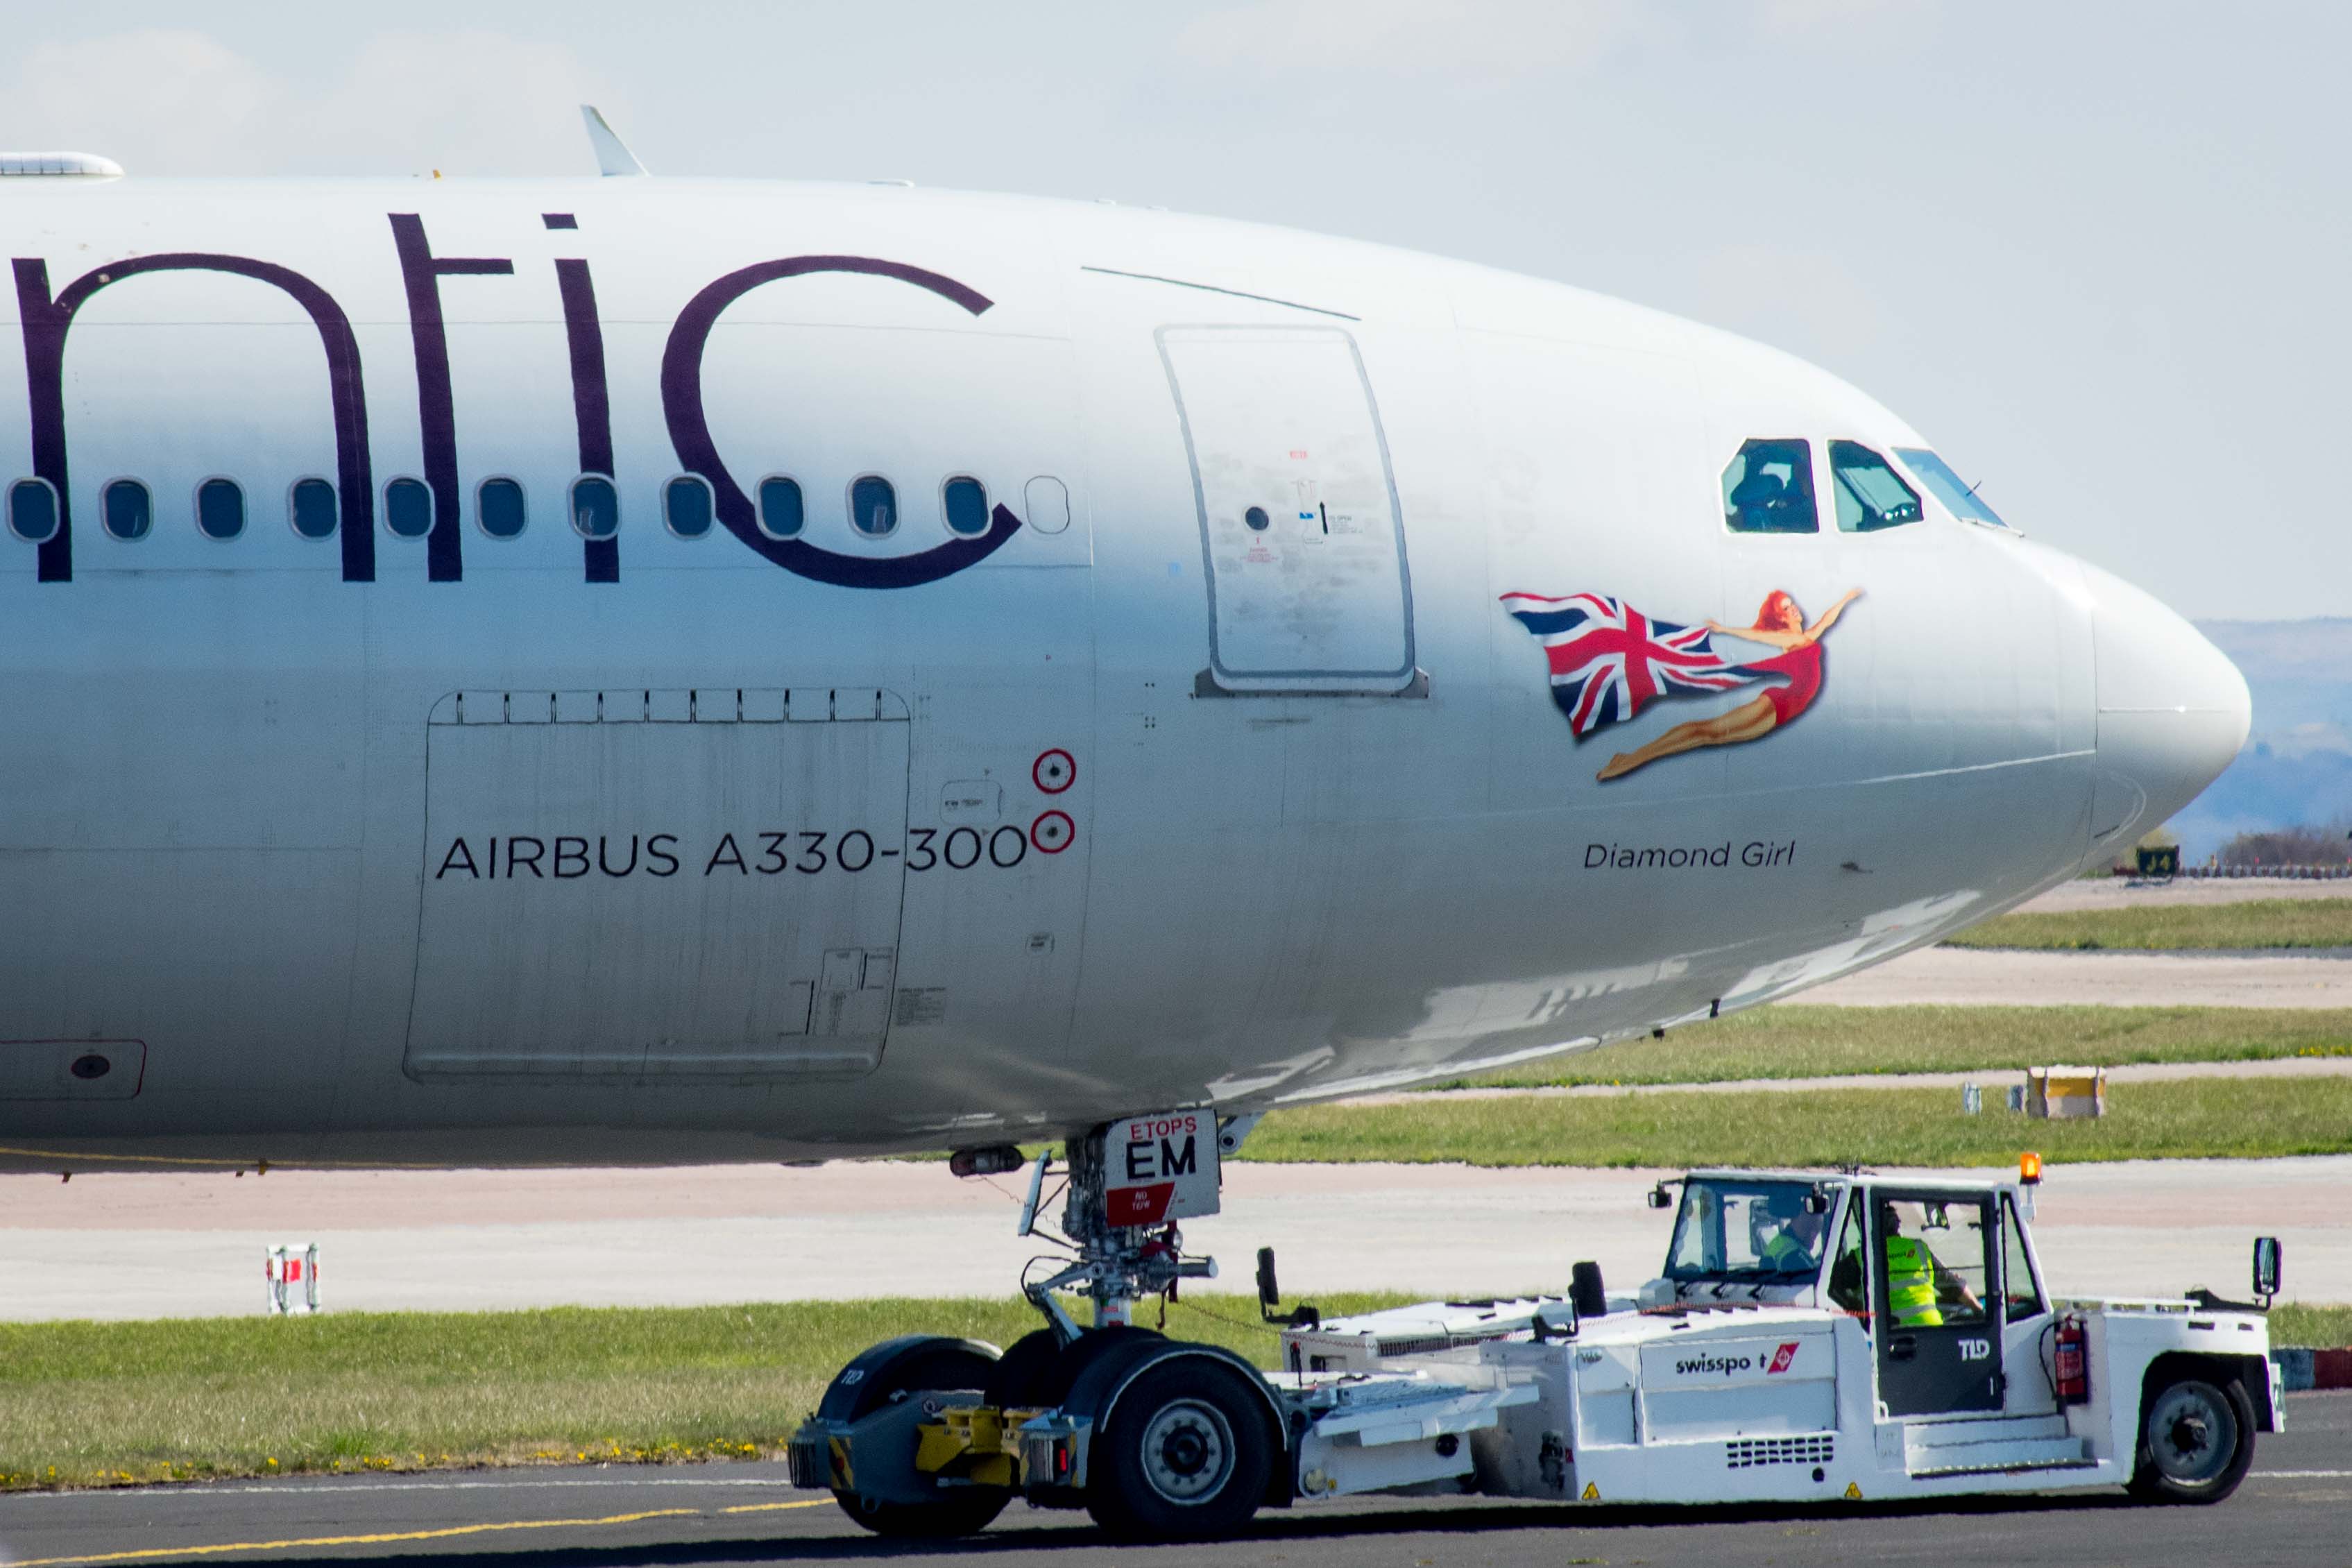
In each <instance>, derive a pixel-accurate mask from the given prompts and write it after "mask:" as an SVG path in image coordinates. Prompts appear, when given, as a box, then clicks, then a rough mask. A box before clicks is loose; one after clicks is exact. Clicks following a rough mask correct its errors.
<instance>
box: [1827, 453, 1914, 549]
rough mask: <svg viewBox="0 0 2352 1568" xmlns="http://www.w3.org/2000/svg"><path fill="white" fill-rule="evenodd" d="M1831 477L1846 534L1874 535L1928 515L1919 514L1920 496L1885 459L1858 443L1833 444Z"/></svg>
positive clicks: (1840, 525) (1841, 522) (1842, 530)
mask: <svg viewBox="0 0 2352 1568" xmlns="http://www.w3.org/2000/svg"><path fill="white" fill-rule="evenodd" d="M1830 476H1831V478H1832V479H1834V480H1835V481H1836V483H1835V484H1834V486H1833V487H1832V489H1834V490H1835V491H1836V495H1837V521H1838V531H1840V532H1842V533H1874V532H1876V531H1878V530H1879V529H1882V528H1895V527H1899V526H1900V525H1902V524H1904V523H1906V522H1916V521H1919V519H1920V518H1921V517H1923V516H1925V515H1926V514H1925V513H1924V512H1922V511H1921V510H1919V492H1918V491H1917V490H1915V489H1912V488H1911V487H1910V486H1909V485H1906V484H1905V483H1904V482H1903V476H1902V475H1900V474H1898V473H1896V472H1895V470H1894V469H1893V468H1889V467H1888V466H1887V462H1886V459H1885V458H1882V457H1880V456H1879V455H1878V454H1877V453H1875V452H1874V451H1872V450H1871V449H1870V448H1869V447H1864V446H1862V445H1860V444H1859V443H1857V442H1853V441H1832V442H1831V443H1830Z"/></svg>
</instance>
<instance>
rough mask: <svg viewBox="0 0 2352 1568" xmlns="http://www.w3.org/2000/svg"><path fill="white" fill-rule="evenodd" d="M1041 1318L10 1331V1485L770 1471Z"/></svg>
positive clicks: (902, 1310)
mask: <svg viewBox="0 0 2352 1568" xmlns="http://www.w3.org/2000/svg"><path fill="white" fill-rule="evenodd" d="M1320 1300H1321V1302H1322V1305H1323V1306H1324V1308H1325V1310H1328V1311H1332V1312H1340V1311H1364V1310H1370V1309H1372V1308H1375V1307H1384V1306H1395V1305H1399V1304H1402V1302H1404V1301H1406V1300H1410V1298H1408V1297H1405V1296H1402V1295H1393V1294H1390V1295H1365V1294H1356V1295H1345V1296H1327V1297H1323V1298H1320ZM1254 1307H1255V1303H1254V1302H1252V1301H1251V1300H1249V1299H1248V1298H1246V1297H1240V1296H1211V1297H1208V1298H1206V1299H1205V1300H1198V1301H1193V1302H1182V1303H1179V1305H1178V1306H1177V1307H1176V1309H1175V1310H1173V1311H1171V1314H1170V1317H1169V1321H1168V1327H1169V1330H1170V1331H1171V1332H1173V1333H1181V1334H1182V1335H1183V1336H1184V1337H1185V1338H1187V1339H1193V1340H1206V1341H1210V1342H1214V1343H1218V1344H1224V1345H1230V1346H1232V1347H1233V1348H1234V1349H1236V1350H1239V1351H1241V1352H1243V1353H1244V1354H1246V1355H1250V1356H1252V1357H1254V1358H1255V1359H1256V1360H1257V1361H1258V1362H1259V1363H1260V1364H1261V1365H1270V1364H1271V1363H1272V1356H1273V1352H1274V1350H1275V1344H1276V1342H1275V1336H1274V1331H1272V1330H1269V1329H1265V1328H1264V1327H1262V1326H1260V1325H1259V1324H1258V1323H1257V1322H1256V1321H1255V1312H1254V1310H1253V1309H1254ZM1036 1321H1037V1320H1036V1317H1035V1314H1034V1313H1033V1312H1031V1311H1030V1310H1029V1309H1028V1308H1027V1307H1026V1306H1025V1305H1024V1304H1022V1303H1020V1302H1018V1301H1014V1300H873V1301H827V1302H801V1303H796V1304H760V1305H752V1306H741V1307H688V1308H597V1309H585V1308H565V1309H559V1310H551V1311H535V1312H376V1313H350V1314H346V1315H343V1316H340V1317H323V1318H307V1319H304V1318H294V1319H268V1318H212V1319H184V1320H167V1321H153V1322H131V1323H89V1322H67V1323H22V1324H6V1325H0V1484H5V1486H6V1487H8V1488H11V1489H26V1488H31V1487H59V1486H107V1485H124V1484H128V1483H131V1482H133V1481H159V1480H192V1479H218V1478H226V1477H232V1476H268V1475H285V1474H292V1473H296V1472H302V1471H310V1472H335V1471H343V1472H349V1471H355V1470H418V1469H432V1468H453V1467H457V1466H475V1465H505V1464H533V1463H560V1462H564V1461H572V1462H577V1461H579V1460H583V1459H604V1460H609V1461H625V1462H626V1461H635V1462H659V1461H663V1460H670V1459H689V1458H771V1457H772V1456H773V1455H774V1453H775V1452H776V1450H777V1449H778V1447H781V1445H782V1442H783V1441H784V1439H785V1438H786V1437H787V1436H789V1435H790V1433H791V1431H792V1428H793V1426H795V1425H797V1424H798V1423H799V1421H800V1419H801V1417H802V1416H803V1415H804V1414H805V1413H806V1412H807V1411H808V1410H810V1409H811V1408H812V1407H814V1405H815V1404H816V1401H817V1397H818V1395H819V1394H820V1393H821V1392H822V1391H823V1389H824V1384H826V1383H827V1382H828V1381H829V1380H830V1379H831V1378H832V1376H833V1374H834V1373H835V1371H836V1370H837V1369H838V1368H839V1367H840V1366H841V1364H842V1363H844V1362H845V1361H847V1360H848V1359H849V1358H850V1357H851V1356H852V1355H854V1354H856V1352H858V1351H860V1350H862V1349H864V1348H865V1347H866V1346H867V1345H869V1344H871V1343H873V1342H876V1341H877V1340H882V1339H887V1338H888V1337H889V1336H891V1335H893V1334H900V1333H913V1332H924V1333H957V1334H965V1335H969V1336H971V1337H973V1338H977V1339H984V1340H989V1341H992V1342H994V1343H996V1344H999V1345H1006V1344H1010V1343H1012V1342H1013V1340H1015V1339H1017V1338H1019V1337H1020V1336H1021V1335H1022V1334H1024V1333H1026V1332H1028V1331H1029V1330H1030V1329H1031V1328H1033V1327H1034V1326H1035V1323H1036ZM2271 1342H2272V1343H2273V1344H2281V1345H2321V1346H2326V1345H2347V1344H2352V1307H2301V1306H2282V1307H2280V1308H2278V1309H2277V1310H2274V1311H2273V1313H2272V1314H2271Z"/></svg>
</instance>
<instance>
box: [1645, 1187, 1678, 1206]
mask: <svg viewBox="0 0 2352 1568" xmlns="http://www.w3.org/2000/svg"><path fill="white" fill-rule="evenodd" d="M1642 1201H1643V1203H1646V1204H1648V1205H1650V1206H1651V1207H1652V1208H1654V1209H1670V1208H1672V1207H1674V1206H1675V1200H1674V1199H1673V1197H1672V1196H1670V1195H1669V1194H1667V1192H1666V1184H1665V1183H1664V1182H1660V1183H1659V1184H1657V1185H1656V1186H1654V1187H1652V1188H1651V1189H1650V1190H1649V1192H1648V1193H1647V1194H1645V1195H1644V1196H1643V1199H1642Z"/></svg>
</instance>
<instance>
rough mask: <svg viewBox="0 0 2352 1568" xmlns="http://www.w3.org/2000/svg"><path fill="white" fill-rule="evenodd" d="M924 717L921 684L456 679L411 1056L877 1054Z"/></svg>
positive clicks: (432, 764) (487, 1059)
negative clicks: (663, 684) (914, 699)
mask: <svg viewBox="0 0 2352 1568" xmlns="http://www.w3.org/2000/svg"><path fill="white" fill-rule="evenodd" d="M907 732H908V718H907V708H906V704H905V703H904V702H903V701H902V700H900V699H899V698H898V697H897V696H896V695H895V694H893V693H891V692H887V691H881V690H877V689H873V688H870V687H868V688H864V689H847V688H844V689H828V688H824V687H815V688H800V687H795V688H793V689H789V690H786V689H772V690H764V691H761V690H748V689H736V688H733V687H728V688H724V689H697V690H668V691H659V690H656V691H648V690H635V689H632V690H614V691H555V692H551V691H543V690H542V691H465V692H454V693H452V694H450V695H449V696H448V697H446V698H444V699H443V700H441V702H440V703H439V704H438V705H437V706H436V708H435V709H434V710H433V714H432V718H431V721H430V722H429V724H428V725H427V727H426V734H427V746H426V759H427V761H426V767H427V776H426V786H425V887H424V900H423V910H422V916H423V918H422V921H421V928H420V930H419V931H418V941H417V956H416V991H415V1002H414V1003H413V1005H412V1007H411V1011H410V1015H409V1031H408V1052H407V1064H406V1065H407V1070H408V1073H409V1076H410V1077H412V1078H416V1079H473V1078H482V1077H493V1078H508V1079H531V1080H539V1081H555V1082H561V1081H567V1080H569V1081H577V1080H580V1079H604V1080H606V1081H612V1080H615V1079H619V1080H623V1081H679V1080H689V1079H715V1080H719V1081H722V1082H725V1081H733V1082H749V1081H759V1080H762V1079H779V1078H782V1079H794V1078H810V1077H826V1078H835V1077H854V1076H856V1075H859V1074H863V1073H866V1072H870V1071H872V1070H873V1069H874V1068H875V1067H876V1066H877V1065H878V1064H879V1063H880V1061H881V1059H882V1047H883V1042H884V1039H885V1037H886V1036H887V1032H888V1029H889V1026H890V1021H891V1005H890V1004H891V995H892V988H893V985H894V984H895V979H896V969H897V963H898V929H899V916H900V905H901V900H902V896H903V894H904V891H905V882H906V868H907V854H906V841H907V778H908V749H907V748H908V740H907Z"/></svg>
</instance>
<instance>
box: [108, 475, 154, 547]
mask: <svg viewBox="0 0 2352 1568" xmlns="http://www.w3.org/2000/svg"><path fill="white" fill-rule="evenodd" d="M99 514H100V516H99V521H100V522H101V523H102V524H103V525H104V527H105V529H106V531H107V532H108V533H110V534H112V535H113V536H114V537H115V538H117V539H123V540H130V539H144V538H146V537H147V532H148V530H150V529H152V528H153V527H154V526H155V499H154V497H152V496H151V495H149V494H148V493H147V487H146V486H145V485H142V484H141V483H140V482H139V481H138V480H137V479H117V480H115V481H114V482H113V483H112V484H110V485H109V486H107V487H106V491H105V493H104V494H103V495H101V496H100V498H99Z"/></svg>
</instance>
